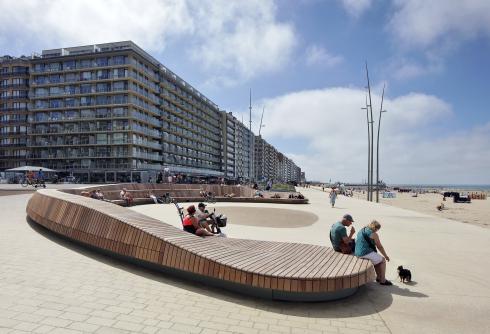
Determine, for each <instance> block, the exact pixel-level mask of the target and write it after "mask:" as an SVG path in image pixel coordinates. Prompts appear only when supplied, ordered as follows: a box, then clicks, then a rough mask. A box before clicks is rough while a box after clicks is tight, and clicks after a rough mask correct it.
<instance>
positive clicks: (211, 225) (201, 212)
mask: <svg viewBox="0 0 490 334" xmlns="http://www.w3.org/2000/svg"><path fill="white" fill-rule="evenodd" d="M195 216H196V218H197V221H198V223H199V225H201V226H202V227H203V228H205V229H206V230H208V231H209V232H211V233H214V232H213V231H214V229H215V227H217V226H216V222H215V221H214V219H213V217H212V216H213V214H212V213H208V211H207V210H206V204H204V203H202V202H201V203H199V204H198V205H197V211H196V215H195ZM216 233H217V232H216Z"/></svg>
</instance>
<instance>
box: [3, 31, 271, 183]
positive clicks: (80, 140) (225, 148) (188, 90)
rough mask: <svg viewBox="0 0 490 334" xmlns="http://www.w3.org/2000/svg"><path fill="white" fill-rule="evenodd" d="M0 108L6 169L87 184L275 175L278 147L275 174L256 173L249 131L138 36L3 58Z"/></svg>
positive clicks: (268, 159) (267, 158)
mask: <svg viewBox="0 0 490 334" xmlns="http://www.w3.org/2000/svg"><path fill="white" fill-rule="evenodd" d="M0 108H1V109H0V111H1V113H0V132H1V135H2V136H1V141H0V170H4V169H7V168H11V167H16V166H21V165H26V164H28V165H37V166H44V167H48V168H52V169H55V170H57V171H59V172H61V173H72V174H73V175H75V176H77V177H78V178H79V179H80V180H81V181H82V182H128V181H133V182H146V181H147V180H148V179H149V178H150V177H151V178H152V179H153V180H155V178H156V174H157V173H158V172H160V171H165V172H168V173H170V174H185V175H191V176H203V177H215V178H221V177H225V178H227V179H233V180H238V181H241V180H252V179H253V178H254V177H255V178H257V179H261V178H264V177H266V178H272V177H273V176H274V175H275V174H274V172H273V170H274V168H275V167H271V166H275V165H274V163H275V159H276V158H275V155H276V152H277V150H275V149H274V148H273V147H272V146H271V145H268V144H267V145H268V146H267V149H266V150H265V151H264V154H265V155H263V159H262V160H264V161H265V165H266V166H267V168H266V169H265V170H264V171H267V172H265V174H261V173H262V172H261V173H255V172H254V167H255V163H254V154H255V148H254V147H255V139H256V137H255V135H254V134H253V133H252V132H251V131H250V129H248V128H247V127H246V126H245V125H244V124H243V123H242V122H240V121H239V120H237V119H236V118H235V117H234V116H233V115H232V114H231V113H227V112H225V111H223V110H220V109H219V107H218V106H217V105H216V104H215V103H213V102H212V101H210V100H209V99H208V98H206V97H205V96H204V95H203V94H201V93H200V92H199V91H198V90H197V89H195V88H194V87H192V86H191V85H190V84H189V83H187V82H186V81H184V80H183V79H181V78H180V77H178V76H177V75H176V74H175V73H173V72H172V71H170V70H169V69H168V68H166V67H165V66H164V65H163V64H161V63H160V62H158V61H157V60H156V59H155V58H153V57H152V56H151V55H149V54H148V53H146V52H145V51H144V50H143V49H141V48H140V47H138V46H137V45H136V44H134V43H133V42H131V41H123V42H115V43H105V44H96V45H87V46H78V47H70V48H59V49H50V50H43V51H42V53H41V54H40V55H34V56H32V57H29V58H26V57H24V58H12V57H8V56H5V57H2V58H0ZM264 142H265V141H264ZM269 155H271V156H269ZM262 160H261V161H262ZM261 171H262V169H261Z"/></svg>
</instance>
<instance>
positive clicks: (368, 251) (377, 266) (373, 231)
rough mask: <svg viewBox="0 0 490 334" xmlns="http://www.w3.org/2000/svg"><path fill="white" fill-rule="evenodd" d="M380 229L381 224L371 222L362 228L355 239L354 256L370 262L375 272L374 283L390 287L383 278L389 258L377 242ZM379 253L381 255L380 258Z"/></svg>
mask: <svg viewBox="0 0 490 334" xmlns="http://www.w3.org/2000/svg"><path fill="white" fill-rule="evenodd" d="M380 229H381V224H380V223H379V222H377V221H376V220H373V221H372V222H371V223H370V224H369V225H368V226H366V227H363V228H362V229H361V230H360V231H359V232H358V233H357V238H356V248H355V252H354V254H355V255H356V256H357V257H360V258H361V259H367V260H370V261H371V262H372V263H373V265H374V270H376V281H377V282H378V283H379V284H381V285H392V283H391V282H390V281H388V280H387V279H386V277H385V275H386V261H390V257H389V256H388V255H387V254H386V252H385V249H384V248H383V245H382V244H381V241H380V240H379V236H378V233H377V232H378V231H379V230H380ZM378 250H379V252H380V253H381V254H382V255H383V256H381V255H380V254H379V253H378Z"/></svg>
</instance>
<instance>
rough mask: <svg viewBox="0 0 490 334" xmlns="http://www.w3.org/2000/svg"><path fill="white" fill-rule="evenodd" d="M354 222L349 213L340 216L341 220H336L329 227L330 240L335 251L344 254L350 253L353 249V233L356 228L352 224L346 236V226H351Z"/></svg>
mask: <svg viewBox="0 0 490 334" xmlns="http://www.w3.org/2000/svg"><path fill="white" fill-rule="evenodd" d="M353 222H354V219H352V216H351V215H349V214H346V215H344V217H342V221H339V222H336V223H335V224H333V225H332V228H331V229H330V242H331V243H332V247H333V249H334V250H335V251H336V252H341V253H344V254H351V253H352V252H353V251H354V239H353V238H352V237H353V236H354V233H355V232H356V230H355V229H354V226H352V228H351V230H350V233H349V236H347V227H349V226H351V225H352V223H353Z"/></svg>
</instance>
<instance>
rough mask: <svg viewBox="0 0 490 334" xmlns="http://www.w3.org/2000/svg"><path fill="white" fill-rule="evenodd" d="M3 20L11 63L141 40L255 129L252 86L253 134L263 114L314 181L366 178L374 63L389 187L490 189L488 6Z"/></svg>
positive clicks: (94, 11)
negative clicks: (368, 93)
mask: <svg viewBox="0 0 490 334" xmlns="http://www.w3.org/2000/svg"><path fill="white" fill-rule="evenodd" d="M40 12H42V13H43V15H41V16H40V15H39V13H40ZM81 13H83V14H82V15H81ZM0 21H1V22H3V23H2V25H1V26H0V50H1V51H0V53H2V54H12V55H20V54H30V53H31V52H33V51H35V52H40V51H41V50H42V49H49V48H57V47H67V46H75V45H81V44H93V43H102V42H110V41H117V40H128V39H131V40H133V41H135V42H136V43H137V44H139V45H140V46H142V47H143V48H144V49H145V50H147V51H148V52H149V53H150V54H152V55H153V56H155V58H157V59H159V60H160V61H161V62H162V63H163V64H165V65H166V66H167V67H169V68H170V69H172V70H173V71H174V72H176V73H177V74H178V75H179V76H181V77H182V78H184V79H185V80H187V81H188V82H189V83H191V84H192V85H194V86H195V87H196V88H197V89H199V90H200V91H201V92H203V93H204V94H205V95H207V96H208V97H209V98H210V99H212V100H213V101H214V102H215V103H217V104H218V105H219V106H220V107H221V108H223V109H225V110H227V111H232V112H233V113H234V114H236V115H237V116H238V117H239V118H241V115H242V114H243V115H245V117H246V120H247V119H248V118H247V117H248V113H247V108H248V92H249V88H252V91H253V112H254V120H253V122H254V123H253V127H254V130H255V132H257V131H258V122H259V119H260V113H261V111H262V108H263V107H264V108H265V116H264V123H265V124H266V126H265V127H264V128H263V130H262V134H263V136H264V137H265V138H266V140H268V141H269V142H271V143H272V144H273V145H275V146H276V147H277V148H278V149H279V150H281V151H283V152H285V153H286V154H288V155H289V156H290V157H292V158H293V159H294V160H295V161H296V163H297V164H298V165H300V166H301V167H302V168H303V169H304V170H305V171H306V172H307V175H308V177H309V178H310V179H316V180H328V179H332V180H344V181H362V180H363V179H365V174H366V172H367V171H366V168H365V165H366V160H367V152H366V151H367V150H366V136H367V134H366V124H365V121H366V118H365V114H364V112H363V111H362V110H361V109H360V108H361V107H362V106H363V104H364V98H365V92H364V86H365V85H366V81H365V72H364V62H365V61H366V60H367V61H368V64H369V68H370V76H371V83H372V86H373V106H374V111H375V114H376V118H377V115H378V110H379V101H380V94H381V89H382V87H383V84H385V85H386V94H385V98H386V101H385V102H386V103H385V107H386V109H387V110H388V112H387V113H386V114H383V124H382V136H381V151H380V157H381V175H382V178H383V179H384V180H386V181H387V182H389V183H456V184H458V183H459V184H465V183H466V184H468V183H470V184H490V176H489V175H490V173H488V170H489V167H490V147H489V143H490V116H489V115H490V114H489V112H488V110H487V101H486V97H487V95H488V94H487V90H488V87H489V80H490V79H489V78H490V43H489V41H490V40H489V37H490V2H489V1H487V0H468V1H464V2H461V1H456V0H445V1H443V0H434V1H430V2H429V1H422V0H404V1H401V0H392V1H388V0H327V1H320V0H301V1H293V0H283V1H272V0H249V1H225V0H215V1H211V0H209V1H197V0H188V1H159V0H146V1H132V0H121V1H116V0H107V1H101V0H99V1H90V2H83V1H81V0H72V1H65V0H60V1H57V0H54V1H47V0H41V1H37V2H32V1H27V0H17V1H11V0H0Z"/></svg>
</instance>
